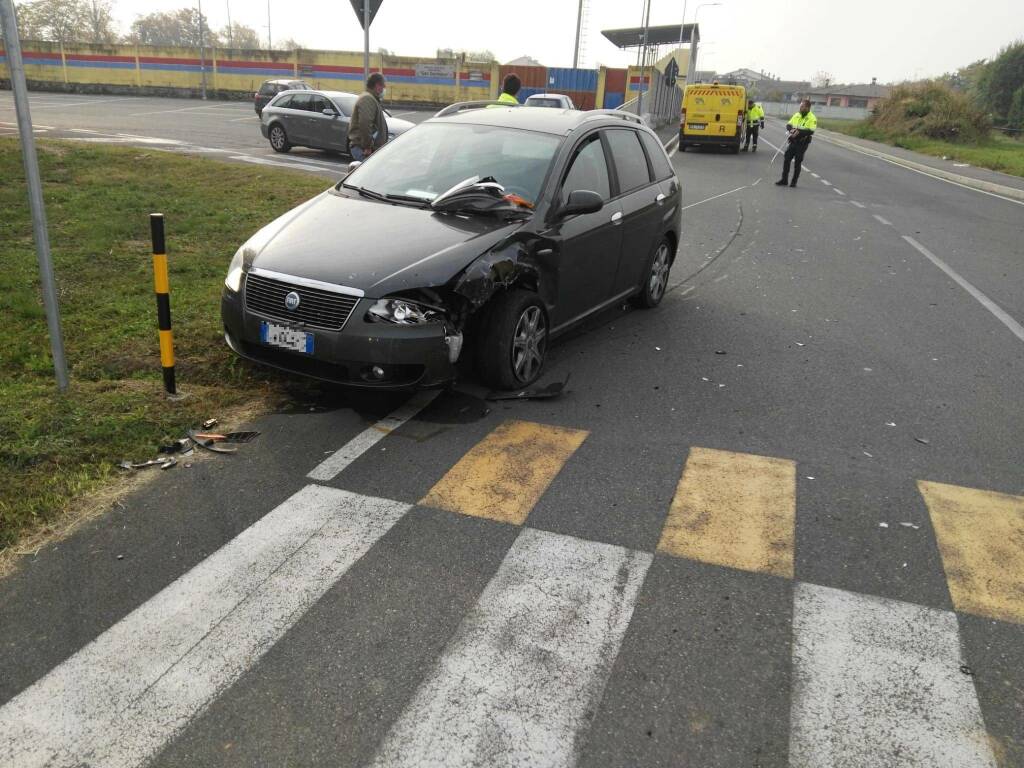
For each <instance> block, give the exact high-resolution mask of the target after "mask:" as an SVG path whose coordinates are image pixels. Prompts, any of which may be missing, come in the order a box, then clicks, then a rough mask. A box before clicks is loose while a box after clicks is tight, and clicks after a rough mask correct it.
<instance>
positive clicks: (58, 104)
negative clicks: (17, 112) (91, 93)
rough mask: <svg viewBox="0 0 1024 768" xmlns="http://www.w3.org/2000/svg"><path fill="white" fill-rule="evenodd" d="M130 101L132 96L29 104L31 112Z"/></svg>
mask: <svg viewBox="0 0 1024 768" xmlns="http://www.w3.org/2000/svg"><path fill="white" fill-rule="evenodd" d="M130 99H132V97H131V96H125V97H124V98H121V99H93V100H92V101H72V102H61V101H54V102H47V103H46V104H31V103H30V104H29V109H30V110H32V109H49V108H50V107H56V108H59V109H63V108H64V107H85V106H88V105H90V104H111V103H113V102H115V101H129V100H130ZM0 109H3V107H0Z"/></svg>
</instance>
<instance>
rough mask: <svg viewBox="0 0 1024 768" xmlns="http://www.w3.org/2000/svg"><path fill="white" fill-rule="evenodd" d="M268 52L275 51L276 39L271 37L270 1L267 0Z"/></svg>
mask: <svg viewBox="0 0 1024 768" xmlns="http://www.w3.org/2000/svg"><path fill="white" fill-rule="evenodd" d="M267 50H268V51H272V50H274V38H273V37H271V36H270V0H267Z"/></svg>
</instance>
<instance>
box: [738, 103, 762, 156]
mask: <svg viewBox="0 0 1024 768" xmlns="http://www.w3.org/2000/svg"><path fill="white" fill-rule="evenodd" d="M762 128H764V109H763V108H762V107H761V105H760V104H756V103H755V102H754V100H753V99H747V140H746V142H744V144H743V149H741V150H740V151H741V152H746V151H747V150H748V149H750V137H751V136H753V137H754V152H757V133H758V131H760V130H761V129H762Z"/></svg>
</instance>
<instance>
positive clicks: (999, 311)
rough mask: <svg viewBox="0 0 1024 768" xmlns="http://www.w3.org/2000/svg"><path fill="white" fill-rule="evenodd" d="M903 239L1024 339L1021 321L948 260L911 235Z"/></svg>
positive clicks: (904, 236)
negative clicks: (1008, 312)
mask: <svg viewBox="0 0 1024 768" xmlns="http://www.w3.org/2000/svg"><path fill="white" fill-rule="evenodd" d="M903 239H904V240H906V241H907V242H908V243H910V244H911V245H912V246H914V248H915V249H917V251H918V253H920V254H921V255H923V256H924V257H925V258H926V259H928V260H929V261H930V262H932V264H934V265H935V266H936V267H938V268H939V269H941V270H942V271H943V272H945V273H946V274H947V275H949V277H950V278H952V280H953V282H955V283H956V284H957V285H959V286H960V287H961V288H963V289H964V290H965V291H967V292H968V293H969V294H971V296H973V297H974V298H975V299H976V300H977V301H978V303H979V304H981V306H983V307H984V308H985V309H987V310H988V311H989V312H991V313H992V314H993V315H995V317H996V319H997V320H998V321H999V322H1001V323H1002V324H1003V325H1005V326H1006V327H1007V328H1009V329H1010V333H1012V334H1013V335H1014V336H1016V337H1017V338H1018V339H1020V340H1021V341H1024V326H1022V325H1021V324H1020V323H1018V322H1017V321H1016V320H1014V319H1013V318H1012V317H1010V316H1009V315H1008V314H1006V312H1005V311H1004V310H1003V308H1002V307H1000V306H999V305H998V304H996V303H995V302H994V301H992V299H990V298H989V297H988V296H986V295H985V294H984V293H982V292H981V291H979V290H978V289H977V288H975V287H974V286H973V285H971V283H969V282H967V280H965V279H964V278H963V277H961V276H960V275H959V274H957V272H956V271H955V270H954V269H953V268H952V267H950V266H949V265H948V264H947V263H946V262H944V261H943V260H942V259H940V258H939V257H938V256H936V255H935V254H934V253H932V252H931V251H929V250H928V249H927V248H925V247H924V246H923V245H921V244H920V243H919V242H917V240H915V239H914V238H912V237H910V236H909V235H903Z"/></svg>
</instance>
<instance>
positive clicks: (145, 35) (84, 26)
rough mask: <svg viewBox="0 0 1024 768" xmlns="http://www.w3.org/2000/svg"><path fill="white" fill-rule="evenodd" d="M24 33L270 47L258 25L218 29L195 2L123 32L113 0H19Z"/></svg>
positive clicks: (67, 40) (104, 41)
mask: <svg viewBox="0 0 1024 768" xmlns="http://www.w3.org/2000/svg"><path fill="white" fill-rule="evenodd" d="M16 8H17V11H16V13H17V16H18V34H19V36H20V37H21V39H22V40H45V41H48V42H53V43H60V44H61V45H68V44H72V43H95V44H99V45H112V44H114V43H131V44H137V45H164V46H174V47H185V48H198V47H199V46H200V42H201V43H202V45H203V46H205V47H207V48H239V49H254V48H267V47H268V46H267V44H266V43H267V41H266V40H263V39H261V38H260V36H259V34H258V33H257V32H256V30H255V29H253V28H252V27H248V26H246V25H245V24H237V23H233V24H231V25H230V26H224V27H223V28H221V29H219V30H213V29H211V28H210V25H209V23H208V21H207V18H206V16H205V14H204V15H203V16H200V14H199V11H198V10H196V9H195V8H179V9H177V10H174V11H162V12H155V13H149V14H146V15H145V16H138V17H136V19H135V21H133V22H132V25H131V29H130V30H129V32H128V34H126V35H122V34H121V33H120V32H119V31H118V27H117V24H116V22H115V21H114V15H113V10H114V4H113V2H111V0H28V2H23V3H17V4H16ZM301 47H302V45H301V44H300V43H298V42H296V41H295V40H293V39H291V38H288V39H284V40H280V41H274V48H275V49H278V50H293V49H295V48H301Z"/></svg>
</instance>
